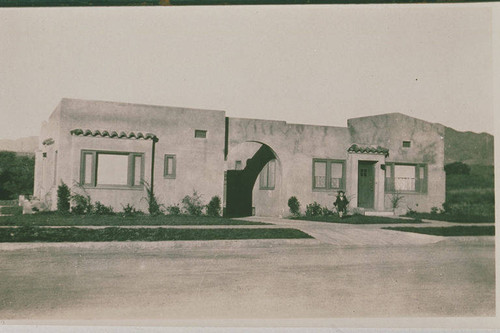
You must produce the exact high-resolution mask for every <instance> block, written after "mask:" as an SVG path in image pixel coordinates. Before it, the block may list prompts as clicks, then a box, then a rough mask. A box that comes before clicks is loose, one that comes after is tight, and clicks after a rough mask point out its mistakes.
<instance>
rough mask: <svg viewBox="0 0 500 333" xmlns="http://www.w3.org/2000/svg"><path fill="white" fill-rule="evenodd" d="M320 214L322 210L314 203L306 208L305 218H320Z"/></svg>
mask: <svg viewBox="0 0 500 333" xmlns="http://www.w3.org/2000/svg"><path fill="white" fill-rule="evenodd" d="M322 214H323V208H322V207H321V205H320V204H319V203H317V202H316V201H314V202H313V203H312V204H309V205H307V206H306V216H321V215H322Z"/></svg>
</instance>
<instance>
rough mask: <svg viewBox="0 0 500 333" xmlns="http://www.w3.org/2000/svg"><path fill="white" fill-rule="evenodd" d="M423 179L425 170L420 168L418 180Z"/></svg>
mask: <svg viewBox="0 0 500 333" xmlns="http://www.w3.org/2000/svg"><path fill="white" fill-rule="evenodd" d="M424 178H425V168H424V167H422V166H421V167H420V179H424Z"/></svg>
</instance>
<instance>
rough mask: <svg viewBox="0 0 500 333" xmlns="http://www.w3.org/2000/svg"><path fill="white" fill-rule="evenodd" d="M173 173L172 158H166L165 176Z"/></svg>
mask: <svg viewBox="0 0 500 333" xmlns="http://www.w3.org/2000/svg"><path fill="white" fill-rule="evenodd" d="M173 173H174V158H173V157H172V156H168V157H167V175H172V174H173Z"/></svg>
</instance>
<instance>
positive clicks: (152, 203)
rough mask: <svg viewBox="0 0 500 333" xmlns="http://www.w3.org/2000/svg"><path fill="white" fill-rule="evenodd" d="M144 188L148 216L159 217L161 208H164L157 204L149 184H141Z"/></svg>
mask: <svg viewBox="0 0 500 333" xmlns="http://www.w3.org/2000/svg"><path fill="white" fill-rule="evenodd" d="M143 183H144V187H145V188H146V194H147V196H146V200H147V201H148V212H149V215H153V216H155V215H160V214H162V211H161V208H162V207H164V206H163V205H162V204H160V203H158V198H157V197H156V195H155V194H154V193H153V190H152V188H151V186H150V185H149V183H147V182H145V181H144V182H143Z"/></svg>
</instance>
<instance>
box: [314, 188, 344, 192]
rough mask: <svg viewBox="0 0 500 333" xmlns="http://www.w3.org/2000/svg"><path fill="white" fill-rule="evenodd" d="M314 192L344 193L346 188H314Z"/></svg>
mask: <svg viewBox="0 0 500 333" xmlns="http://www.w3.org/2000/svg"><path fill="white" fill-rule="evenodd" d="M312 190H313V192H337V191H344V192H345V189H344V188H313V189H312Z"/></svg>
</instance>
